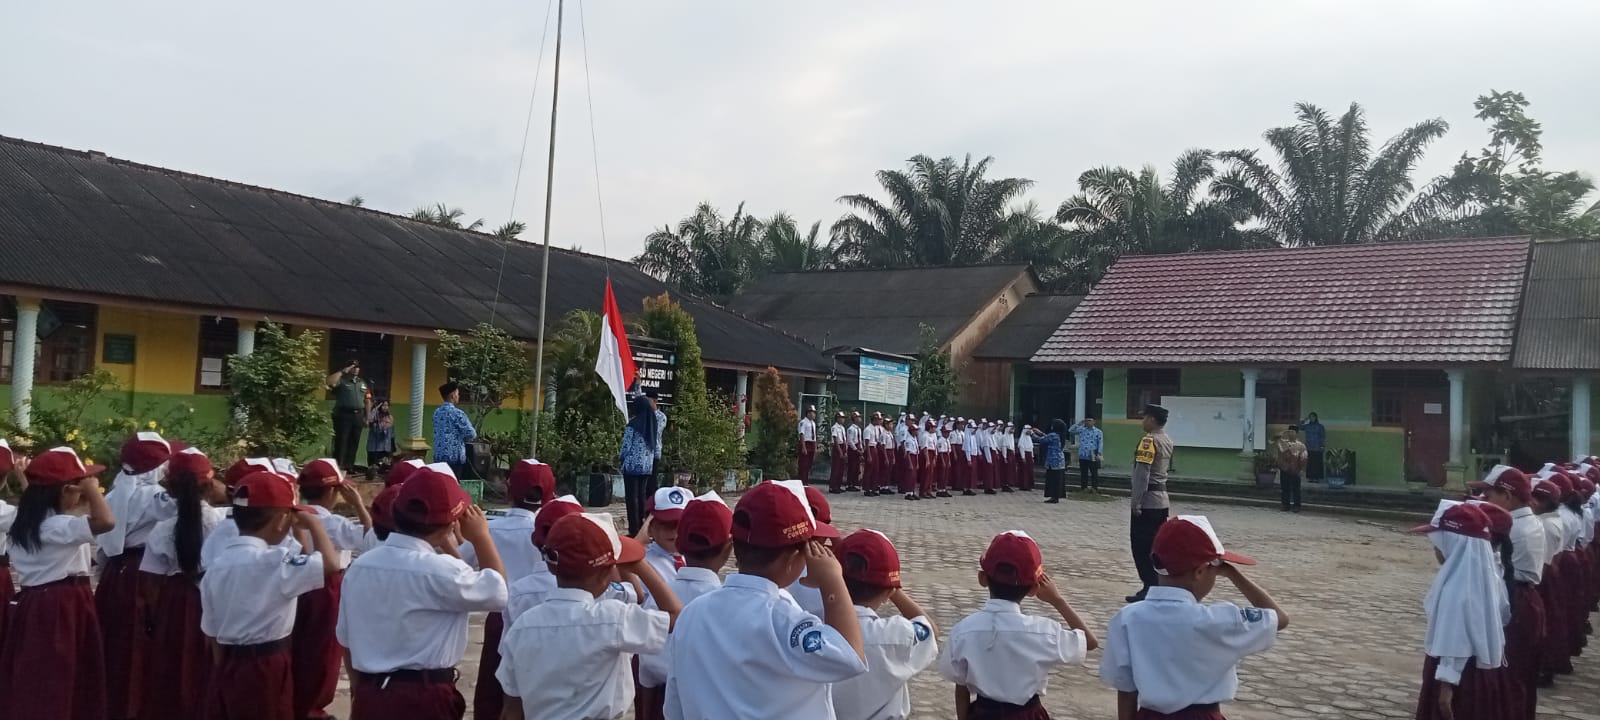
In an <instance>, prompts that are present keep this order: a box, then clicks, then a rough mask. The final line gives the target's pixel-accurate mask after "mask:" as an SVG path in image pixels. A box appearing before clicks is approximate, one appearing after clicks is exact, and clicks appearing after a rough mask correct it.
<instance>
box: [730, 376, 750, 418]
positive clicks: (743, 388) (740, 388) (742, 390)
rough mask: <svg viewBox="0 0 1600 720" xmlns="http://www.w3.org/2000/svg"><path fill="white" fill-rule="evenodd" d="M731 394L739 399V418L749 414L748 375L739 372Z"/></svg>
mask: <svg viewBox="0 0 1600 720" xmlns="http://www.w3.org/2000/svg"><path fill="white" fill-rule="evenodd" d="M733 394H734V395H735V396H736V397H737V398H738V399H739V417H741V418H742V417H744V415H745V413H748V412H750V373H748V372H746V371H743V370H741V371H740V372H739V375H738V379H737V380H736V381H735V384H734V389H733ZM741 422H743V421H741Z"/></svg>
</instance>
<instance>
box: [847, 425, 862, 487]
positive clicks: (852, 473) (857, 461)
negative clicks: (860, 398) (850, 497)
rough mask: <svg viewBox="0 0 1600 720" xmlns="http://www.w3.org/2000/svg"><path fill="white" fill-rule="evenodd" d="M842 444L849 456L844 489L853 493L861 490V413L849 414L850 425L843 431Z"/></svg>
mask: <svg viewBox="0 0 1600 720" xmlns="http://www.w3.org/2000/svg"><path fill="white" fill-rule="evenodd" d="M844 444H845V447H846V451H847V452H848V454H849V464H848V465H847V466H846V467H845V479H844V489H845V490H846V491H847V492H853V491H856V490H860V489H861V413H859V412H852V413H850V425H849V426H848V427H846V428H845V429H844Z"/></svg>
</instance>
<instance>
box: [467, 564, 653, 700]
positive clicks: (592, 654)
mask: <svg viewBox="0 0 1600 720" xmlns="http://www.w3.org/2000/svg"><path fill="white" fill-rule="evenodd" d="M670 627H671V618H670V617H669V616H668V615H667V614H666V613H664V612H661V611H660V610H649V609H646V608H642V607H640V606H638V605H628V604H625V603H622V602H619V601H617V600H610V599H602V598H596V597H595V596H593V595H591V594H589V591H587V590H583V589H579V588H556V589H555V590H552V591H550V597H549V598H548V599H546V600H545V602H544V604H542V605H540V606H538V607H536V608H534V609H532V610H530V611H528V612H527V613H526V614H524V615H523V616H522V617H519V618H517V622H516V624H514V625H512V626H511V629H510V630H507V631H506V635H505V639H504V640H503V641H501V643H500V669H499V670H497V671H495V675H494V676H495V679H497V680H499V681H500V687H501V688H504V689H505V693H506V695H509V696H512V697H517V698H521V699H522V716H523V717H524V718H527V720H541V719H543V718H563V719H566V720H611V719H612V718H617V717H621V715H622V714H623V713H624V712H626V711H627V710H628V709H629V708H630V707H632V706H633V672H632V670H631V666H632V664H633V656H634V654H635V653H658V652H661V651H662V650H664V649H666V647H667V631H668V630H669V629H670Z"/></svg>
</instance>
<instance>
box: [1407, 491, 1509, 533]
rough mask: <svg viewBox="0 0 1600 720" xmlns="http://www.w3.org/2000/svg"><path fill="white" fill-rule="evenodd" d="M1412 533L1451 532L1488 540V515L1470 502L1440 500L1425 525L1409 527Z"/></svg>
mask: <svg viewBox="0 0 1600 720" xmlns="http://www.w3.org/2000/svg"><path fill="white" fill-rule="evenodd" d="M1411 532H1414V533H1432V532H1452V533H1455V534H1457V535H1465V536H1466V537H1470V538H1477V539H1479V540H1488V539H1489V534H1490V526H1489V516H1488V515H1485V514H1484V512H1483V510H1482V509H1481V508H1479V507H1478V506H1476V505H1474V504H1472V503H1464V502H1456V501H1454V500H1440V501H1439V509H1438V510H1437V511H1436V512H1434V514H1433V519H1432V520H1430V521H1429V522H1428V524H1426V525H1418V526H1416V527H1414V528H1411Z"/></svg>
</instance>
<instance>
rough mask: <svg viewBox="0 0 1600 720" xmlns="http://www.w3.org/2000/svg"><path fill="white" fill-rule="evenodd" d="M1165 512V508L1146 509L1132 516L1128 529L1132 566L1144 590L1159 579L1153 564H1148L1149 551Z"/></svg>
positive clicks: (1165, 515)
mask: <svg viewBox="0 0 1600 720" xmlns="http://www.w3.org/2000/svg"><path fill="white" fill-rule="evenodd" d="M1167 512H1168V511H1167V509H1166V508H1162V509H1160V510H1151V509H1149V508H1146V509H1145V510H1143V511H1141V512H1140V513H1139V514H1138V515H1135V516H1133V523H1132V524H1131V525H1130V527H1129V529H1128V540H1129V544H1130V545H1132V546H1133V566H1134V568H1136V569H1137V570H1138V571H1139V582H1141V583H1144V586H1145V589H1149V588H1150V587H1151V586H1152V585H1155V584H1156V583H1157V582H1158V581H1159V580H1160V577H1161V576H1160V575H1158V574H1156V566H1155V563H1152V562H1150V550H1151V548H1152V547H1154V546H1155V542H1156V531H1157V530H1160V529H1161V524H1162V523H1164V522H1166V521H1167Z"/></svg>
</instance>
